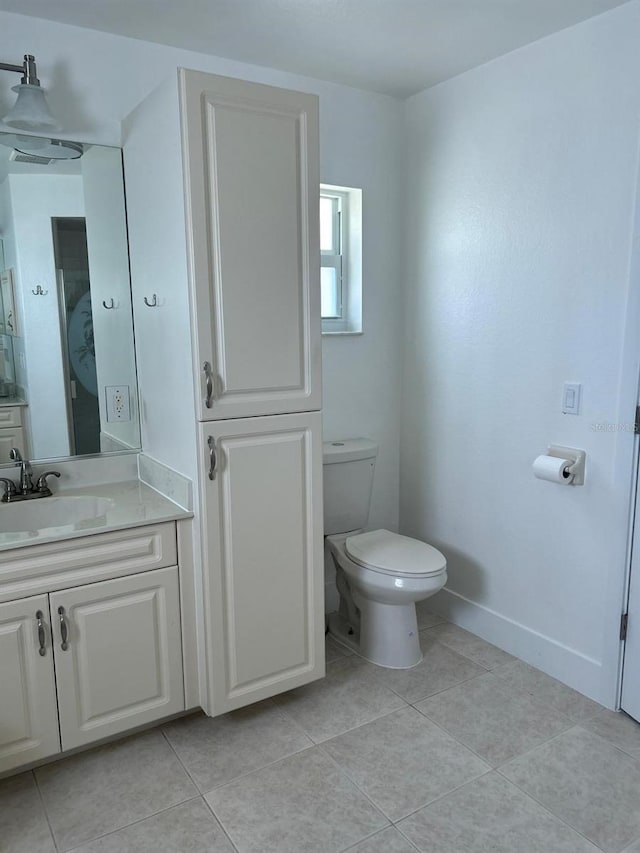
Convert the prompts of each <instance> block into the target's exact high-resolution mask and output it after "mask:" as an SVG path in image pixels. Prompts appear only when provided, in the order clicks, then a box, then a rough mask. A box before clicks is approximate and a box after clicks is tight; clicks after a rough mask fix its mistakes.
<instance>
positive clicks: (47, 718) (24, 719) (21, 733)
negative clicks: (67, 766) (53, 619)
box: [0, 595, 60, 772]
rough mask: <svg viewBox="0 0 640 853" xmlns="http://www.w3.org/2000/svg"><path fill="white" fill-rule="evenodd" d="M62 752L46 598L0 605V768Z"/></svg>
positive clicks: (24, 599)
mask: <svg viewBox="0 0 640 853" xmlns="http://www.w3.org/2000/svg"><path fill="white" fill-rule="evenodd" d="M37 613H41V614H42V617H41V624H42V632H43V633H42V634H41V638H40V637H39V635H38V619H37V617H36V614H37ZM41 649H42V650H44V654H40V651H41ZM59 751H60V735H59V732H58V709H57V706H56V688H55V683H54V672H53V650H52V648H51V632H50V628H49V604H48V600H47V596H46V595H37V596H33V597H32V598H23V599H21V600H20V601H11V602H9V603H7V604H0V772H2V771H4V770H10V769H11V768H13V767H19V766H20V765H22V764H27V763H29V762H32V761H36V760H38V759H40V758H45V757H46V756H49V755H54V754H55V753H56V752H59Z"/></svg>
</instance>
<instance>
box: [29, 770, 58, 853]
mask: <svg viewBox="0 0 640 853" xmlns="http://www.w3.org/2000/svg"><path fill="white" fill-rule="evenodd" d="M29 773H31V775H32V776H33V783H34V785H35V786H36V791H37V792H38V797H39V798H40V805H41V806H42V813H43V814H44V819H45V820H46V822H47V826H48V827H49V832H50V833H51V840H52V841H53V846H54V847H55V849H56V853H60V848H59V847H58V841H57V839H56V836H55V834H54V832H53V827H52V826H51V821H50V820H49V813H48V811H47V806H46V804H45V801H44V796H43V793H42V789H41V788H40V783H39V782H38V777H37V776H36V774H35V771H34V770H30V771H29Z"/></svg>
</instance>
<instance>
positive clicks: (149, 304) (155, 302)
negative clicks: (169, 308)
mask: <svg viewBox="0 0 640 853" xmlns="http://www.w3.org/2000/svg"><path fill="white" fill-rule="evenodd" d="M144 304H145V305H146V306H147V308H157V307H158V296H157V294H155V293H154V294H153V302H149V300H148V299H147V297H146V296H145V297H144Z"/></svg>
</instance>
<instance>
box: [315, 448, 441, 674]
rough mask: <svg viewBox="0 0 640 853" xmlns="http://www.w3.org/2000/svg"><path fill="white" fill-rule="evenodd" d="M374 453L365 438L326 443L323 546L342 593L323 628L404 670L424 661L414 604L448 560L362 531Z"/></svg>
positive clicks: (435, 586)
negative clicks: (337, 609) (329, 556)
mask: <svg viewBox="0 0 640 853" xmlns="http://www.w3.org/2000/svg"><path fill="white" fill-rule="evenodd" d="M376 455H377V446H376V445H375V444H374V443H373V442H371V441H368V440H367V439H345V440H343V441H339V442H326V443H325V445H324V518H325V544H326V548H327V549H328V552H329V554H330V555H331V559H332V561H333V564H334V566H335V569H336V584H337V587H338V592H339V594H340V607H339V611H338V612H337V613H332V614H330V616H329V632H330V633H331V634H332V635H333V636H335V638H336V639H337V640H339V641H340V642H342V643H343V644H345V645H347V646H348V647H350V648H351V649H353V650H354V651H356V652H357V653H358V654H360V655H361V656H362V657H364V658H366V659H367V660H369V661H371V662H372V663H375V664H378V665H379V666H386V667H391V668H394V669H406V668H409V667H412V666H415V665H416V664H418V663H420V661H421V660H422V651H421V649H420V639H419V634H418V624H417V617H416V607H415V605H416V602H417V601H422V600H423V599H425V598H428V597H429V596H431V595H434V594H435V593H436V592H438V591H439V590H440V589H442V587H443V586H444V584H445V583H446V580H447V562H446V559H445V557H444V556H443V555H442V554H441V553H440V551H438V550H437V549H436V548H433V547H432V546H431V545H427V543H425V542H421V541H420V540H418V539H412V538H410V537H408V536H401V535H399V534H397V533H392V532H391V531H389V530H384V529H379V530H369V531H365V530H363V528H364V525H365V524H366V522H367V520H368V516H369V502H370V498H371V487H372V484H373V470H374V466H375V458H376ZM356 524H357V525H360V526H359V527H357V528H356V529H354V527H355V525H356Z"/></svg>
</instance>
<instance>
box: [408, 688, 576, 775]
mask: <svg viewBox="0 0 640 853" xmlns="http://www.w3.org/2000/svg"><path fill="white" fill-rule="evenodd" d="M464 683H468V682H464ZM412 707H413V706H412ZM415 710H416V711H417V712H418V713H419V714H422V716H423V717H426V718H427V720H429V722H430V723H433V724H434V726H438V728H440V729H442V731H443V732H445V733H446V734H448V735H449V737H451V738H453V739H454V740H455V741H457V742H458V743H459V744H460V745H461V746H464V747H466V749H468V750H469V751H470V752H472V753H473V754H474V755H476V756H477V757H478V758H479V759H480V760H481V761H484V763H485V764H488V765H489V766H490V767H491V769H492V770H497V769H498V768H499V767H504V765H505V764H508V763H509V762H510V761H515V760H516V759H517V758H520V757H522V756H523V755H526V754H527V753H528V752H531V751H532V750H534V749H537V748H538V747H540V746H544V745H545V744H547V743H549V742H550V741H552V740H555V739H556V738H558V737H562V735H565V734H566V733H567V732H570V731H571V729H575V728H576V727H577V726H578V725H579V724H578V723H574V722H571V725H569V726H567V728H566V729H563V730H562V731H561V732H558V733H557V734H555V735H552V736H551V737H548V738H544V739H543V740H541V741H539V742H538V743H536V744H534V745H533V746H530V747H527V748H526V749H525V750H524V751H523V752H518V753H516V754H515V755H512V756H511V757H510V758H507V759H506V761H501V762H500V764H496V765H493V764H491V763H490V762H489V760H488V759H487V758H486V756H484V755H481V754H480V753H479V752H476V751H475V749H473V748H472V747H470V746H469V745H468V744H466V743H465V742H464V741H463V740H460V738H459V737H456V735H454V734H453V732H450V731H449V729H447V728H445V727H444V726H443V725H442V723H439V722H437V721H436V720H434V719H433V718H432V717H430V716H429V715H428V714H427V713H426V712H425V711H422V710H421V709H420V708H416V709H415Z"/></svg>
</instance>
